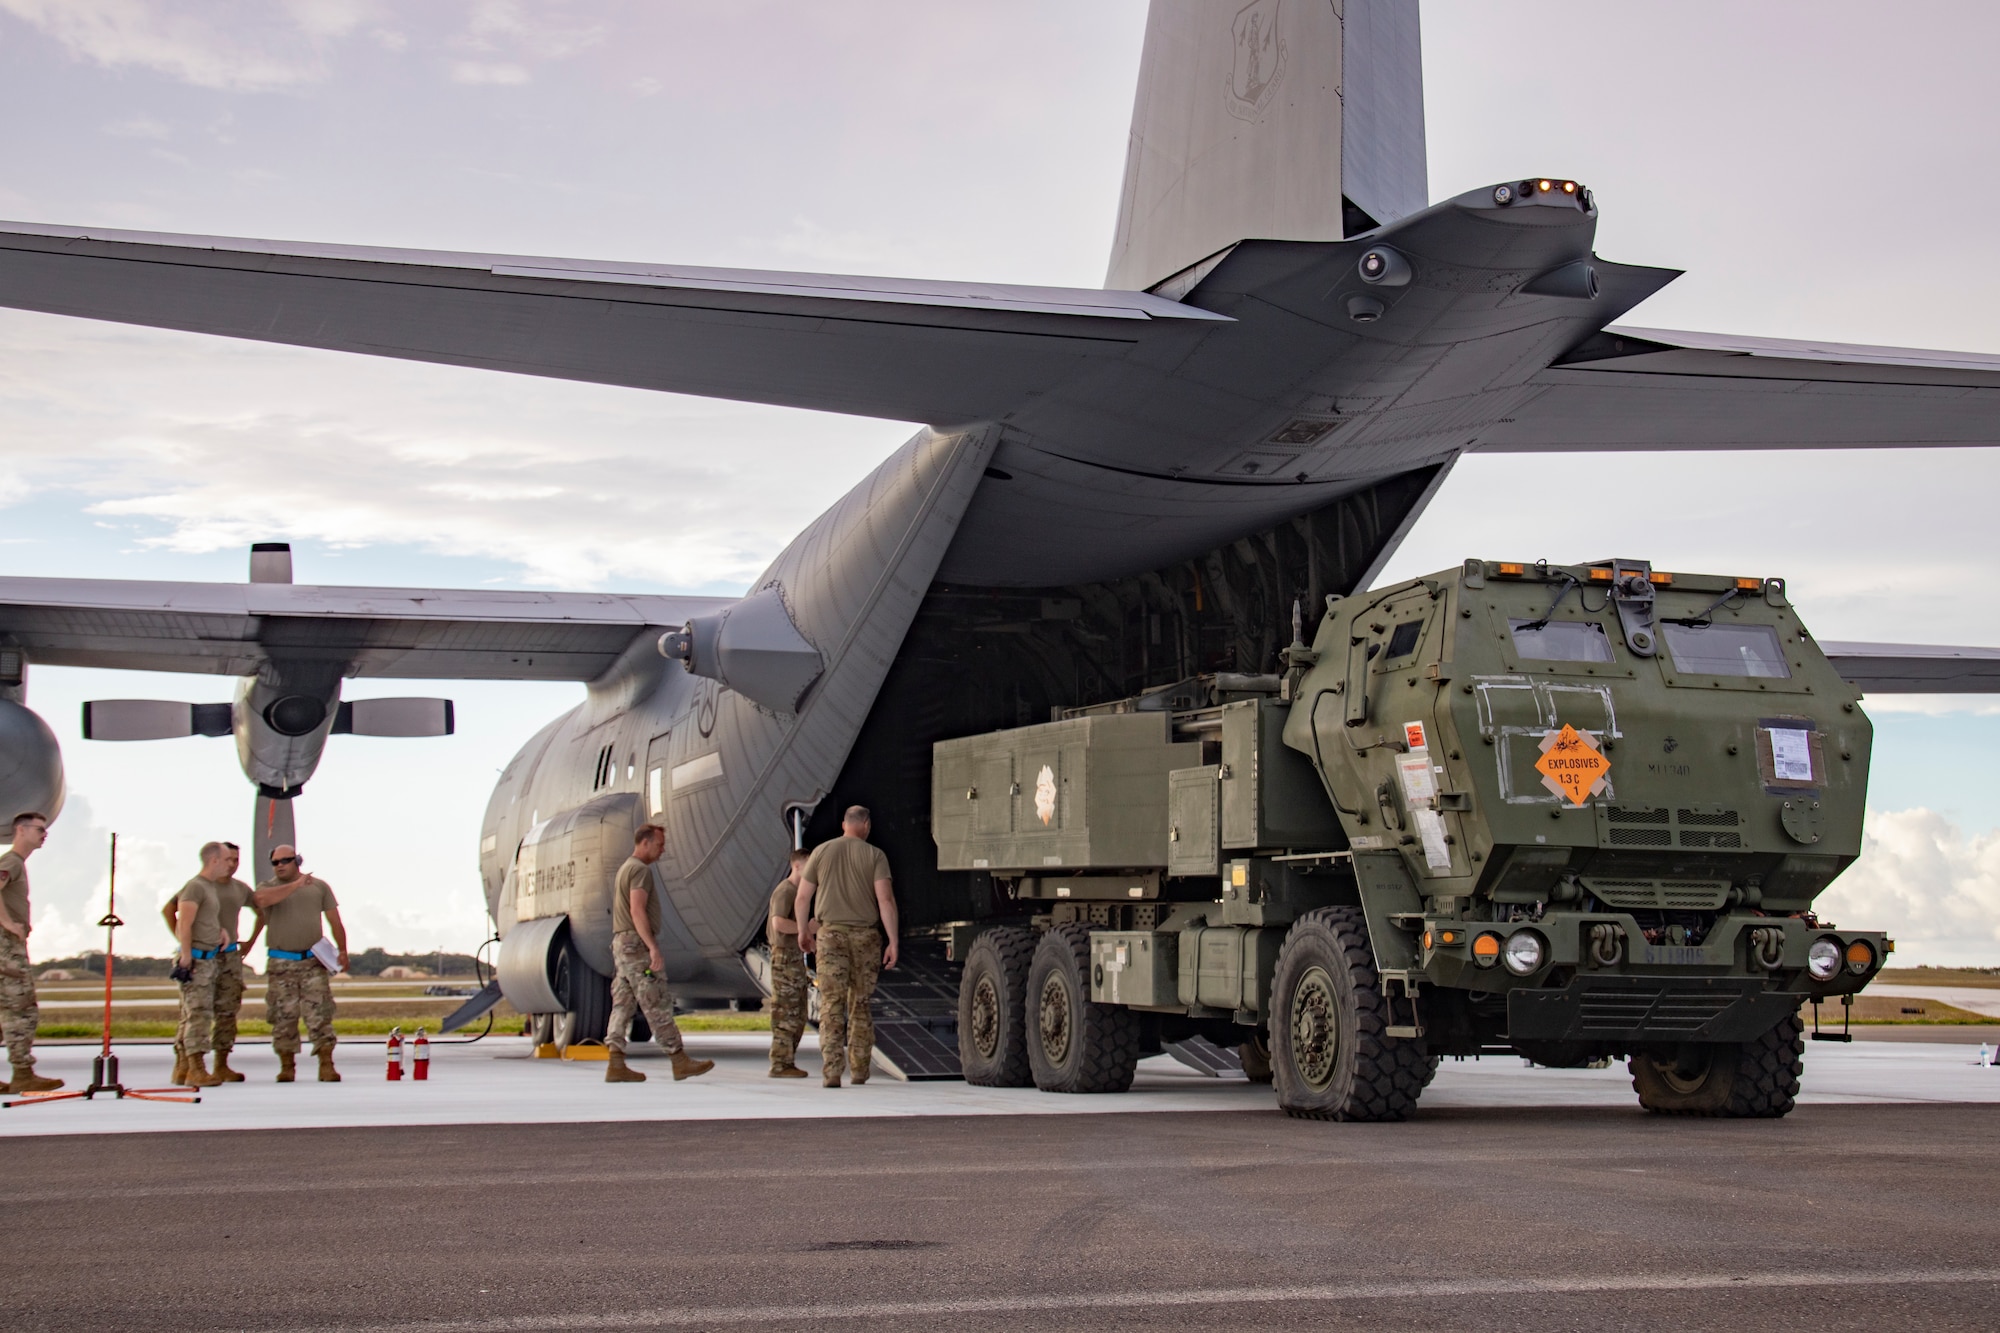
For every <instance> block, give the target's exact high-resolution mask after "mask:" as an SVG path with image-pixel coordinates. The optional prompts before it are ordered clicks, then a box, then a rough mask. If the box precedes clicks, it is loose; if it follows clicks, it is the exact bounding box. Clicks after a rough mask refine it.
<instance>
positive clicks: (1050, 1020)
mask: <svg viewBox="0 0 2000 1333" xmlns="http://www.w3.org/2000/svg"><path fill="white" fill-rule="evenodd" d="M1036 1008H1037V1019H1038V1021H1037V1024H1036V1026H1037V1027H1039V1028H1040V1029H1041V1038H1042V1053H1043V1054H1044V1055H1046V1056H1048V1057H1049V1063H1051V1064H1057V1065H1059V1064H1061V1063H1062V1062H1063V1061H1064V1060H1066V1059H1068V1058H1069V1041H1070V1029H1071V1022H1070V1012H1069V988H1068V987H1067V986H1065V985H1063V983H1062V978H1061V977H1060V976H1053V975H1052V976H1050V977H1049V979H1048V980H1047V981H1044V982H1043V983H1042V1002H1041V1004H1040V1005H1038V1006H1036Z"/></svg>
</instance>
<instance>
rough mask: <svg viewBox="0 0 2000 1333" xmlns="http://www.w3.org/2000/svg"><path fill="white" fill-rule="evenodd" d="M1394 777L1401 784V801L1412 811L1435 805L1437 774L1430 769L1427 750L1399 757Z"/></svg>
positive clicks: (1415, 751)
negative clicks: (1420, 807)
mask: <svg viewBox="0 0 2000 1333" xmlns="http://www.w3.org/2000/svg"><path fill="white" fill-rule="evenodd" d="M1396 776H1397V777H1398V778H1401V779H1402V782H1403V800H1404V801H1405V802H1407V803H1408V804H1409V806H1410V807H1411V808H1412V809H1415V808H1417V807H1419V806H1430V805H1436V804H1437V794H1438V784H1437V774H1436V773H1435V772H1434V771H1433V770H1432V768H1431V752H1430V751H1429V750H1412V751H1410V753H1408V754H1406V755H1402V756H1401V757H1399V758H1398V759H1397V760H1396Z"/></svg>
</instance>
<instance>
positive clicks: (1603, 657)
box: [1507, 620, 1611, 662]
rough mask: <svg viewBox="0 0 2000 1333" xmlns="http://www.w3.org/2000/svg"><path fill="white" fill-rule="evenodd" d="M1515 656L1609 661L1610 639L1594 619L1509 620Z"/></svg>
mask: <svg viewBox="0 0 2000 1333" xmlns="http://www.w3.org/2000/svg"><path fill="white" fill-rule="evenodd" d="M1507 628H1509V629H1510V630H1512V631H1513V632H1514V655H1515V656H1517V657H1520V658H1523V659H1526V660H1528V661H1534V662H1609V661H1610V660H1611V640H1609V639H1607V638H1605V637H1604V626H1602V625H1600V624H1598V623H1597V622H1596V621H1595V620H1509V621H1508V622H1507Z"/></svg>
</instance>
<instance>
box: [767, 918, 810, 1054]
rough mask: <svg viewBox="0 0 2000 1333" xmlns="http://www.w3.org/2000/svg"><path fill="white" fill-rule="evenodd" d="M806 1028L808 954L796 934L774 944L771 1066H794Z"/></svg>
mask: <svg viewBox="0 0 2000 1333" xmlns="http://www.w3.org/2000/svg"><path fill="white" fill-rule="evenodd" d="M805 1030H806V956H805V955H804V954H802V953H800V952H799V941H798V937H797V936H796V935H780V936H778V938H777V940H776V941H775V942H774V943H773V944H772V945H771V1068H773V1069H783V1068H785V1067H786V1066H788V1065H790V1064H791V1063H792V1061H793V1059H794V1058H795V1057H796V1056H797V1055H798V1052H799V1038H800V1037H801V1036H803V1035H804V1033H805Z"/></svg>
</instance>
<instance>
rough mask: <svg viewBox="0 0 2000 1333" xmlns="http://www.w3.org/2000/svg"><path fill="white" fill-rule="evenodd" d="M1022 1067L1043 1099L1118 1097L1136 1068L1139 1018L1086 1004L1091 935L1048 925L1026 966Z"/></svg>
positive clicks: (1078, 929)
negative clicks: (1060, 1094) (1024, 1065)
mask: <svg viewBox="0 0 2000 1333" xmlns="http://www.w3.org/2000/svg"><path fill="white" fill-rule="evenodd" d="M1027 1028H1028V1031H1027V1041H1028V1065H1029V1067H1030V1068H1031V1069H1033V1070H1034V1075H1035V1086H1036V1087H1038V1088H1040V1089H1041V1090H1042V1091H1043V1092H1124V1091H1125V1090H1126V1089H1127V1088H1129V1087H1131V1086H1132V1075H1133V1072H1134V1071H1136V1070H1137V1069H1138V1067H1139V1040H1140V1036H1141V1033H1140V1025H1139V1017H1138V1015H1137V1014H1134V1013H1133V1012H1132V1011H1131V1010H1130V1009H1127V1008H1124V1007H1123V1006H1122V1005H1115V1004H1093V1003H1092V1002H1091V999H1090V928H1089V927H1088V926H1079V925H1067V926H1051V927H1050V928H1049V929H1048V930H1047V932H1045V933H1044V934H1043V935H1042V939H1041V943H1039V944H1037V945H1036V946H1035V957H1034V961H1033V962H1032V963H1031V964H1030V965H1029V967H1028V1023H1027Z"/></svg>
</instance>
